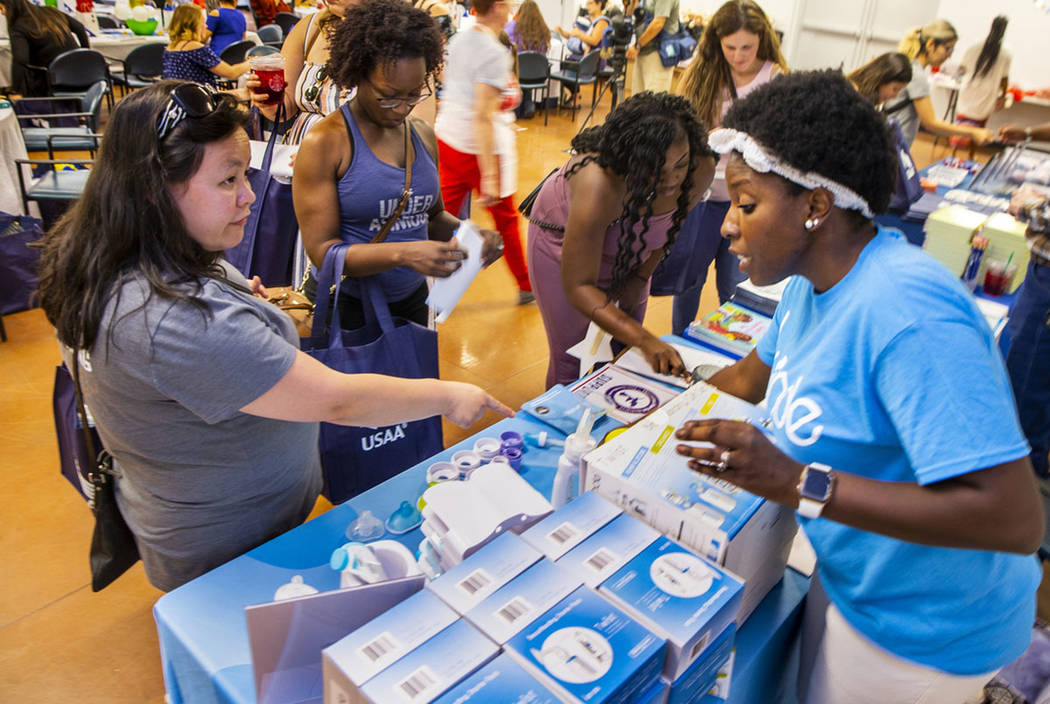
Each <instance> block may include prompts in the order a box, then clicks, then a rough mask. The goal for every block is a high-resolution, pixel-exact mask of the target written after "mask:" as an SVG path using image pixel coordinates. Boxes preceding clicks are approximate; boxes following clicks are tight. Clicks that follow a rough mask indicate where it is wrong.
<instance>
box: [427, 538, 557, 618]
mask: <svg viewBox="0 0 1050 704" xmlns="http://www.w3.org/2000/svg"><path fill="white" fill-rule="evenodd" d="M542 557H543V555H541V554H540V552H539V551H538V550H536V549H535V548H534V547H532V546H531V545H529V544H528V543H526V542H525V541H524V540H522V539H521V537H520V536H518V535H515V534H514V533H504V534H503V535H501V536H499V537H498V538H496V539H495V540H493V541H492V542H491V543H489V544H488V545H486V546H485V547H483V548H482V549H481V550H479V551H477V552H476V553H474V554H473V555H471V556H470V557H468V558H467V559H466V560H464V561H463V562H461V563H459V564H458V565H456V566H455V567H453V568H452V569H450V570H449V571H448V572H446V573H445V574H443V575H441V576H440V577H438V578H437V579H435V580H434V581H433V582H430V583H429V584H427V589H429V590H430V591H432V592H434V593H435V594H437V595H438V596H439V597H441V600H442V601H444V602H445V603H446V604H448V605H449V606H451V607H452V608H453V609H455V610H456V612H457V613H460V614H465V613H467V612H468V611H470V610H471V609H473V608H474V607H475V606H477V605H478V604H480V603H481V602H482V601H483V600H484V599H485V598H486V597H488V596H490V595H491V594H492V593H493V592H495V591H496V590H497V589H499V588H500V587H502V586H503V585H504V584H506V583H507V582H509V581H511V580H512V579H514V578H515V577H517V576H518V575H519V574H521V573H522V572H524V571H525V570H527V569H528V568H529V567H531V566H532V565H534V564H536V562H538V561H539V560H540V558H542Z"/></svg>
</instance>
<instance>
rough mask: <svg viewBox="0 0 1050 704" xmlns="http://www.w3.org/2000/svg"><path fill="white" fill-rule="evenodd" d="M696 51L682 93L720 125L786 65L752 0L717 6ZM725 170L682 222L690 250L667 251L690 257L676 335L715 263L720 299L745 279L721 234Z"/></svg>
mask: <svg viewBox="0 0 1050 704" xmlns="http://www.w3.org/2000/svg"><path fill="white" fill-rule="evenodd" d="M697 54H698V55H697V56H696V58H695V59H694V60H693V62H692V63H691V64H689V68H688V69H687V70H686V73H685V76H684V77H683V79H682V84H681V86H680V87H679V89H678V92H679V93H681V94H682V95H683V96H684V97H685V98H686V99H687V100H689V102H690V103H691V104H692V106H693V109H694V110H696V114H697V117H698V118H699V119H700V121H701V122H703V123H704V124H705V125H711V126H712V127H716V126H718V125H720V124H722V117H723V116H724V115H725V114H726V111H727V110H729V106H730V105H732V104H733V101H734V100H737V99H738V98H742V97H744V96H745V95H747V94H748V93H750V92H751V91H753V90H754V89H755V88H757V87H758V86H760V85H762V84H764V83H767V82H769V81H771V80H772V79H773V78H774V77H776V76H778V75H780V74H782V73H787V70H788V66H787V62H786V61H785V60H784V56H783V54H781V53H780V41H779V40H778V39H777V33H776V31H775V30H774V29H773V25H772V23H770V21H769V18H768V17H767V16H766V13H765V12H763V11H762V8H761V7H759V6H758V3H755V2H752V0H730V2H727V3H725V4H724V5H722V6H721V7H720V8H718V11H717V12H715V14H714V15H712V16H711V20H710V21H709V22H708V23H707V25H706V26H705V27H704V32H703V34H702V35H701V36H700V45H699V47H698V48H697ZM724 173H725V161H724V160H720V161H719V164H718V168H717V169H716V172H715V179H714V181H713V182H712V184H711V197H710V198H709V199H708V200H707V201H706V202H705V203H704V204H703V206H702V207H701V208H699V209H698V210H697V212H695V213H690V214H689V219H688V221H687V222H686V223H685V225H684V228H685V229H686V232H690V231H695V233H696V234H695V236H694V237H690V238H689V242H690V244H691V245H692V247H691V250H690V251H684V249H683V247H681V246H679V247H678V248H676V249H675V250H674V251H673V252H671V254H670V255H669V259H670V258H674V259H676V260H677V259H680V258H682V259H686V258H687V259H688V260H689V264H688V265H687V268H688V270H689V274H690V276H689V278H691V282H689V285H688V286H687V287H686V288H685V289H684V290H680V291H678V292H677V293H676V294H675V297H674V310H673V312H672V315H671V329H672V331H673V332H674V333H675V334H677V335H681V334H682V332H683V331H684V330H685V328H686V326H687V325H689V323H691V322H693V319H694V318H696V313H697V309H698V308H699V307H700V292H701V291H702V290H703V287H704V283H705V281H706V280H707V272H708V270H709V269H710V268H711V263H712V262H714V264H715V275H716V284H717V286H718V299H719V300H720V301H721V302H723V303H724V302H726V301H728V300H729V299H730V298H731V297H732V296H733V293H734V292H735V291H736V285H737V283H738V282H739V281H740V279H741V276H740V272H739V270H738V269H737V261H736V257H734V256H733V254H732V253H731V252H730V251H729V246H728V244H727V243H726V242H725V240H723V239H722V236H721V234H719V230H720V228H721V227H722V220H723V219H724V218H725V214H726V211H728V210H729V191H728V190H726V185H725V178H724ZM685 242H686V240H684V239H683V243H685ZM668 266H671V262H670V261H668Z"/></svg>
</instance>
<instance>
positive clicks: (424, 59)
mask: <svg viewBox="0 0 1050 704" xmlns="http://www.w3.org/2000/svg"><path fill="white" fill-rule="evenodd" d="M443 44H444V42H443V39H442V36H441V32H440V30H439V29H438V27H437V25H436V24H435V23H434V20H433V19H432V18H431V17H430V15H428V14H427V13H426V12H424V11H423V10H417V9H415V8H414V7H412V6H411V5H409V4H408V3H406V2H404V1H403V0H362V2H360V3H357V4H355V5H354V6H352V7H350V8H349V9H348V10H347V13H346V18H345V21H343V22H340V23H339V24H338V26H337V27H336V28H335V31H334V32H333V33H332V36H331V39H330V42H329V61H328V64H327V66H328V71H329V73H330V75H331V78H332V79H333V80H334V81H335V82H336V84H338V85H339V86H341V87H343V88H356V89H357V91H356V93H355V94H354V97H353V98H352V99H351V100H350V101H349V102H347V103H344V104H343V105H342V107H341V108H340V109H339V110H336V111H335V112H333V113H331V114H330V115H328V116H327V117H325V118H324V119H322V120H321V121H320V122H318V123H317V124H316V125H315V126H314V127H312V128H311V129H310V131H309V132H308V133H307V134H306V137H305V138H304V139H303V142H302V146H301V147H300V148H299V152H298V155H297V156H296V159H295V172H294V177H293V178H292V192H293V195H294V199H295V214H296V217H298V219H299V228H300V231H301V233H302V239H303V246H304V247H305V248H306V253H307V255H308V256H309V257H310V261H311V262H312V263H313V265H314V266H315V267H320V266H321V264H322V263H323V262H324V258H325V253H326V252H327V251H328V248H329V247H330V246H332V245H333V244H336V243H338V242H340V241H342V242H349V243H351V244H352V246H351V247H349V248H348V249H347V253H346V262H345V264H344V267H343V272H344V273H345V274H346V276H347V281H346V283H345V284H344V285H343V287H342V289H341V292H340V298H339V316H340V323H341V324H342V326H343V327H344V328H347V329H353V328H357V327H361V326H362V325H364V323H365V319H364V307H363V302H362V300H361V298H360V297H361V291H360V288H359V281H358V279H360V278H361V277H365V276H371V277H373V279H374V280H376V281H378V282H379V284H380V286H381V287H382V290H383V293H384V294H385V296H386V298H387V301H388V302H389V304H390V310H391V313H393V314H394V315H395V316H398V317H402V318H405V319H408V320H413V321H415V322H417V323H419V324H421V325H426V324H427V318H428V310H427V303H426V299H427V293H428V291H427V284H426V279H425V277H427V276H435V277H447V276H449V275H450V274H452V273H453V272H454V271H456V270H457V269H458V268H459V267H460V265H461V263H462V261H463V259H464V257H465V256H466V255H465V254H464V252H463V251H462V250H461V249H460V248H459V246H458V245H457V243H456V242H455V240H453V234H454V233H455V231H456V228H457V227H459V220H458V219H457V218H456V217H455V216H453V215H452V214H451V213H449V212H448V211H446V210H445V205H444V202H443V201H442V199H441V186H440V183H439V181H438V169H437V142H436V139H435V138H434V130H433V128H431V127H430V125H428V124H426V123H425V122H423V121H422V120H417V119H413V118H410V116H409V115H410V113H411V112H412V108H413V107H415V106H416V105H418V104H419V103H421V102H423V101H424V100H426V99H427V98H428V97H429V96H430V92H431V86H432V85H433V78H434V76H435V75H436V74H437V72H438V71H439V70H440V67H441V60H442V50H443ZM409 140H411V141H409ZM406 147H407V149H406ZM406 167H407V168H411V170H412V171H411V174H412V182H411V186H410V188H411V197H410V198H408V199H406V201H405V206H404V208H403V209H402V211H401V212H400V214H399V215H398V219H397V221H396V223H395V224H394V225H393V226H392V227H391V228H390V231H389V233H388V235H387V236H386V238H385V240H384V241H382V242H372V239H373V238H374V237H375V236H376V234H377V233H378V232H379V231H380V229H381V228H382V227H383V225H384V224H385V223H386V221H387V220H388V219H389V218H391V217H392V214H393V213H396V212H397V210H396V206H397V203H398V201H399V200H400V199H401V196H402V193H403V191H404V187H405V169H406ZM482 235H483V237H484V238H485V245H486V246H485V250H484V252H483V255H484V257H485V261H486V263H490V262H492V261H494V260H495V259H497V258H499V256H500V252H501V251H502V246H501V242H500V238H499V234H498V233H496V232H493V231H491V230H482ZM316 285H317V284H316V279H315V278H313V277H311V278H310V279H309V280H308V281H307V286H306V293H307V295H308V296H311V297H312V296H313V295H314V289H315V287H316Z"/></svg>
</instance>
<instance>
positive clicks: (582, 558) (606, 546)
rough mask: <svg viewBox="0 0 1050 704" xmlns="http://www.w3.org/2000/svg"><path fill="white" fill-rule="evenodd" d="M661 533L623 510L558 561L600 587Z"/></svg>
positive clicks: (591, 585)
mask: <svg viewBox="0 0 1050 704" xmlns="http://www.w3.org/2000/svg"><path fill="white" fill-rule="evenodd" d="M659 537H660V532H659V531H658V530H656V529H655V528H652V527H650V526H649V525H647V524H645V523H642V522H641V521H639V520H638V519H637V518H635V517H634V516H628V515H627V514H626V513H623V514H620V515H619V516H617V517H616V518H614V519H612V520H611V521H609V522H608V523H606V524H605V525H604V526H602V527H601V528H599V529H598V532H597V533H595V534H594V535H592V536H591V537H589V538H587V539H586V540H584V541H583V542H582V543H580V544H579V545H577V546H576V547H574V548H573V549H572V550H570V551H569V552H567V553H565V554H564V555H563V556H562V557H561V559H560V560H558V564H559V565H561V566H562V567H564V568H566V569H567V570H571V571H572V572H573V573H574V574H576V575H577V576H578V577H579V578H580V579H581V580H583V583H584V584H586V585H587V586H588V587H591V588H592V589H597V588H598V585H599V584H601V583H602V582H604V581H605V580H606V578H607V577H609V576H610V575H611V574H613V573H614V572H616V570H618V569H620V568H621V567H623V566H624V565H625V564H627V561H628V560H630V559H631V558H632V557H634V556H635V555H637V554H638V553H640V552H641V551H642V550H644V549H645V548H646V547H648V546H649V545H650V544H652V543H653V542H655V541H656V539H657V538H659Z"/></svg>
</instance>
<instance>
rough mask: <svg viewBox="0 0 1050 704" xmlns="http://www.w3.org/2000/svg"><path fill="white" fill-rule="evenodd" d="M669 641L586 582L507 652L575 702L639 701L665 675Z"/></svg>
mask: <svg viewBox="0 0 1050 704" xmlns="http://www.w3.org/2000/svg"><path fill="white" fill-rule="evenodd" d="M665 647H666V646H665V644H664V642H663V641H662V640H661V639H660V638H658V637H657V636H655V635H654V634H653V633H652V632H651V631H649V629H647V628H645V627H644V626H642V625H641V624H639V623H638V622H637V621H635V620H634V619H632V618H631V617H630V616H628V615H627V614H626V613H624V612H623V611H622V610H620V609H618V608H616V607H615V606H613V605H612V604H610V603H609V602H608V601H606V600H605V599H603V598H602V597H600V596H599V595H598V594H597V593H595V592H594V591H592V590H591V589H590V588H588V587H580V588H579V589H577V590H576V591H574V592H573V593H572V594H570V595H569V596H567V597H566V598H565V599H563V600H562V601H561V602H559V603H558V604H556V605H555V606H554V608H552V609H550V610H549V611H548V612H547V613H545V614H543V615H542V616H540V617H539V618H538V619H537V620H536V621H535V622H534V623H533V624H532V625H531V626H530V627H529V628H526V629H525V630H523V631H521V632H520V633H518V635H516V636H514V637H513V638H511V639H510V641H509V642H508V643H507V644H506V646H505V647H504V652H506V653H507V654H508V655H510V656H511V657H512V658H514V659H515V660H516V661H517V662H518V663H519V664H520V665H521V666H522V667H524V668H525V670H526V671H527V672H529V673H530V674H531V675H532V676H533V677H535V678H536V679H538V680H539V681H540V682H541V683H542V684H543V685H544V686H546V687H547V688H548V689H549V690H551V691H552V692H554V693H555V694H556V695H557V696H558V697H559V698H560V699H561V700H562V701H564V702H569V703H570V704H584V703H586V704H613V703H614V702H615V703H617V704H621V703H622V704H627V702H637V701H638V700H639V699H640V698H641V696H642V695H643V694H645V693H646V692H648V690H649V688H650V687H652V686H653V683H655V682H656V681H657V679H658V678H659V675H660V669H661V667H662V666H663V661H664V648H665Z"/></svg>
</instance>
